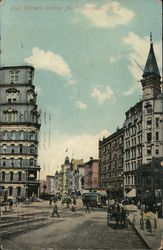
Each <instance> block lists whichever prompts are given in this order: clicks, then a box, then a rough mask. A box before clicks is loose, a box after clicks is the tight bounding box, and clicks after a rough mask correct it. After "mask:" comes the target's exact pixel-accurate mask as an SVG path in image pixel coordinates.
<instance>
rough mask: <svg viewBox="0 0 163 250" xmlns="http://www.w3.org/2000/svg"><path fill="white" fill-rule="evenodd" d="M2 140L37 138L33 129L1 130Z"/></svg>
mask: <svg viewBox="0 0 163 250" xmlns="http://www.w3.org/2000/svg"><path fill="white" fill-rule="evenodd" d="M2 135H3V140H37V139H38V134H37V133H36V132H34V131H31V132H27V131H23V130H20V131H14V130H12V131H10V132H9V131H3V133H2Z"/></svg>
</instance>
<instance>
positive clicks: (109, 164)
mask: <svg viewBox="0 0 163 250" xmlns="http://www.w3.org/2000/svg"><path fill="white" fill-rule="evenodd" d="M123 139H124V130H123V128H121V129H117V131H116V132H115V133H113V134H112V135H110V136H108V137H107V138H103V140H100V141H99V175H98V178H99V189H101V190H106V191H107V192H108V195H109V197H110V198H117V197H119V198H120V197H122V196H123V151H124V149H123V145H124V141H123Z"/></svg>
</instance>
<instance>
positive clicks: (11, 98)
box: [6, 88, 19, 103]
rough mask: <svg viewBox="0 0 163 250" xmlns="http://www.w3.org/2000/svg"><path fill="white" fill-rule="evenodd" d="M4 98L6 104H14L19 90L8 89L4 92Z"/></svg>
mask: <svg viewBox="0 0 163 250" xmlns="http://www.w3.org/2000/svg"><path fill="white" fill-rule="evenodd" d="M6 97H7V102H8V103H16V102H18V99H19V90H17V89H15V88H10V89H7V90H6Z"/></svg>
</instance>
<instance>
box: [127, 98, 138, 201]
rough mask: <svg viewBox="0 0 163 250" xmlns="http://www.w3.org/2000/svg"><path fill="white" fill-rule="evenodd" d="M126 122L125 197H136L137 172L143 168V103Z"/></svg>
mask: <svg viewBox="0 0 163 250" xmlns="http://www.w3.org/2000/svg"><path fill="white" fill-rule="evenodd" d="M125 115H126V119H125V122H124V173H123V174H124V196H127V194H128V195H129V192H131V191H132V192H131V193H133V194H131V193H130V194H131V196H133V197H134V196H136V185H137V184H136V171H137V169H138V167H141V166H142V145H143V144H142V124H143V123H142V102H141V101H140V102H138V103H136V105H135V106H133V107H131V108H130V109H129V110H128V111H127V112H126V113H125Z"/></svg>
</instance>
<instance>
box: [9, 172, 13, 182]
mask: <svg viewBox="0 0 163 250" xmlns="http://www.w3.org/2000/svg"><path fill="white" fill-rule="evenodd" d="M13 176H14V173H13V172H10V181H13Z"/></svg>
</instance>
